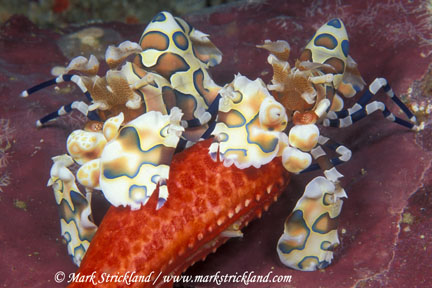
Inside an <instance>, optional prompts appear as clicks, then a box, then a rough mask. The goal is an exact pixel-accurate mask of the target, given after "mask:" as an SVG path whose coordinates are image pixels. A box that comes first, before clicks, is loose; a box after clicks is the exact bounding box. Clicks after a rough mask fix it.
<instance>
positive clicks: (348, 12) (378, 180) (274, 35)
mask: <svg viewBox="0 0 432 288" xmlns="http://www.w3.org/2000/svg"><path fill="white" fill-rule="evenodd" d="M428 3H429V4H428ZM431 13H432V7H431V4H430V2H429V1H400V0H395V1H373V0H371V1H325V0H324V1H282V0H281V1H265V2H259V3H256V4H235V5H229V6H222V7H220V8H216V9H212V10H206V11H203V12H201V13H195V14H192V15H188V16H186V17H185V18H186V19H187V20H188V21H189V22H190V23H191V24H192V25H193V26H195V27H196V28H197V29H199V30H201V31H204V32H206V33H208V34H210V35H211V39H212V41H213V42H214V43H215V44H216V46H218V47H219V48H220V49H221V51H222V52H223V54H224V56H223V57H224V58H223V61H222V64H220V65H219V66H217V67H215V69H212V75H213V77H214V79H215V81H216V82H217V83H218V84H220V85H223V84H225V83H229V82H231V81H232V79H233V77H234V74H236V73H241V74H243V75H246V76H248V77H249V78H251V79H255V78H257V77H261V78H263V79H264V80H265V81H266V82H267V83H268V82H269V81H270V79H271V67H270V65H268V64H267V62H266V58H267V53H266V52H265V51H263V50H260V49H257V48H256V47H255V45H256V44H261V43H263V41H264V40H265V39H271V40H277V39H284V40H287V41H288V42H289V43H290V45H291V47H292V57H291V63H294V59H295V58H296V57H297V56H298V55H299V53H300V51H301V49H302V47H304V46H305V44H306V43H307V41H308V39H310V37H312V35H313V33H314V31H315V30H316V29H317V28H319V26H321V25H322V24H323V23H325V22H326V21H327V20H329V19H331V18H334V17H340V18H341V19H342V20H343V21H344V23H345V25H346V27H347V30H348V33H349V37H350V44H351V50H350V54H351V55H352V57H353V58H354V59H355V60H356V61H357V62H358V64H359V68H360V71H361V72H362V75H363V76H364V79H365V80H366V81H367V82H368V83H370V81H372V80H373V79H374V78H375V77H379V76H380V77H385V78H387V79H388V80H389V82H390V83H391V85H392V87H393V89H394V91H395V92H396V93H397V94H398V95H400V96H402V97H403V98H405V99H407V100H408V101H409V102H410V103H412V105H413V107H414V108H415V109H419V113H418V115H419V117H420V118H421V120H422V121H425V128H424V130H422V131H421V132H419V133H414V132H412V131H409V130H407V129H405V128H403V127H400V126H398V125H396V124H394V123H391V122H389V121H387V120H385V119H384V118H383V116H382V115H381V114H374V115H372V116H371V117H368V119H364V120H362V121H360V122H358V123H356V124H355V125H353V126H352V127H349V128H345V129H336V128H333V129H325V130H324V129H323V130H322V133H323V134H325V135H327V136H330V137H332V138H333V139H335V140H337V141H339V142H340V143H344V144H345V145H346V146H347V147H349V148H350V149H351V150H352V151H353V157H352V159H351V160H350V161H349V162H348V163H346V164H343V165H341V166H340V167H339V168H338V169H339V170H340V171H341V172H342V173H343V174H344V175H345V177H344V180H343V185H344V187H345V189H346V191H347V193H348V195H349V198H348V199H347V200H346V201H345V203H344V209H343V212H342V215H341V222H340V227H339V230H340V240H341V245H340V246H339V248H338V249H337V250H336V253H335V258H334V261H333V264H332V265H331V266H330V267H328V268H327V269H325V270H323V271H317V272H310V273H305V272H298V271H293V270H290V269H288V268H286V267H284V266H283V265H282V264H281V263H280V262H279V259H278V256H277V254H276V251H275V247H276V243H277V240H278V238H279V236H280V234H281V233H282V230H283V222H284V220H285V218H286V216H287V215H288V214H289V212H290V211H291V210H292V208H293V207H294V205H295V202H296V200H297V199H298V198H299V197H300V196H301V194H302V193H303V189H304V186H305V184H307V183H308V182H309V181H310V180H311V179H312V178H313V177H315V176H317V175H318V174H319V173H318V172H314V173H309V174H302V175H297V176H294V177H293V178H292V183H291V185H290V187H289V189H287V191H285V192H284V193H283V196H282V197H281V198H280V200H279V201H278V202H277V203H276V204H274V205H273V206H272V207H270V210H269V211H268V212H267V213H266V214H264V215H263V217H262V218H261V219H260V220H256V221H254V222H252V223H251V224H250V225H249V227H247V228H246V229H244V238H242V239H232V240H230V241H229V242H228V243H227V244H225V245H224V246H222V247H221V248H220V249H218V251H217V252H216V253H215V254H211V255H209V256H208V257H207V259H206V260H205V261H204V262H198V263H196V264H195V265H194V266H193V267H191V268H190V269H189V270H187V271H186V273H185V274H186V275H212V274H215V273H216V272H217V271H221V274H225V273H227V274H230V275H233V274H234V275H235V274H236V273H238V274H243V273H244V272H245V271H249V272H250V271H253V272H254V273H255V274H261V275H266V274H268V273H269V272H270V271H271V272H272V275H292V281H291V283H272V284H265V283H251V284H249V287H427V286H429V287H430V285H432V284H431V283H432V273H431V271H432V256H431V255H432V251H431V249H432V224H431V223H432V222H431V216H432V197H431V194H432V173H431V171H432V170H431V160H432V152H431V151H432V142H431V140H432V128H431V126H430V125H429V124H430V122H431V121H430V115H429V114H428V112H430V109H431V105H430V103H431V96H432V72H431V67H432V66H431V65H430V63H431V53H432V40H431V39H432V37H431V36H432V20H431V19H432V17H431ZM88 27H98V28H99V29H101V30H102V31H103V32H104V33H103V36H102V37H100V36H97V37H99V38H97V39H96V40H97V41H96V42H95V45H94V47H90V48H89V47H87V48H86V47H85V45H84V44H82V39H80V37H76V36H75V37H74V36H73V35H74V34H73V33H74V32H76V31H78V30H80V29H83V28H88ZM144 27H145V25H127V24H121V23H106V24H97V25H88V26H86V27H79V28H77V27H70V28H67V29H65V30H62V31H50V30H40V29H39V28H37V27H36V26H35V25H34V24H32V23H31V22H30V21H29V20H27V19H26V18H24V17H20V16H15V17H13V18H11V19H10V20H9V21H8V22H6V23H5V24H4V25H3V26H2V27H1V28H0V81H1V82H0V101H1V102H0V103H1V105H0V189H1V190H2V192H0V287H64V286H65V284H64V283H63V284H57V283H55V282H54V275H55V273H56V272H57V271H60V270H61V271H64V272H65V273H66V274H69V273H72V272H74V271H75V269H76V268H75V266H74V265H73V264H72V261H71V260H70V258H69V257H68V256H67V252H66V246H65V245H64V244H63V243H62V241H61V238H60V235H59V232H60V225H59V221H58V212H57V207H56V204H55V200H54V196H53V193H52V191H51V188H48V187H46V183H47V181H48V178H49V170H50V167H51V164H52V161H51V159H50V158H51V157H52V156H55V155H59V154H63V153H65V152H66V148H65V141H66V138H67V136H68V134H69V133H70V132H71V131H72V130H73V129H77V128H79V127H81V125H82V123H83V120H84V119H83V117H81V116H80V115H78V114H76V113H72V115H70V116H68V117H63V118H62V119H60V120H59V121H57V122H56V123H53V124H51V125H49V126H48V127H46V128H43V129H36V128H35V125H34V123H35V121H36V120H37V119H39V118H40V117H42V116H44V115H45V114H47V113H49V112H51V111H54V110H56V109H57V108H58V107H59V106H60V105H62V104H66V103H69V102H71V101H72V100H77V99H83V96H82V94H81V93H80V92H79V90H78V89H77V88H76V87H75V86H73V85H67V84H66V85H65V84H64V85H62V86H61V87H62V88H61V89H54V88H53V87H50V88H47V89H45V90H44V91H41V92H39V93H38V94H34V95H31V96H30V97H29V98H28V99H23V98H20V97H19V96H18V95H19V94H20V92H21V91H22V90H23V89H26V88H29V87H31V86H33V85H35V84H37V83H39V82H41V81H44V80H47V79H50V78H52V76H51V74H50V69H51V68H52V67H54V66H56V65H60V66H65V65H66V64H67V63H68V62H69V60H70V57H73V56H77V55H80V51H84V52H85V53H88V52H89V51H87V50H88V49H90V50H91V49H96V50H99V52H98V51H96V52H98V53H100V52H103V51H104V50H105V47H106V45H107V44H118V43H120V42H121V41H122V40H127V39H129V40H132V41H138V39H139V37H140V35H141V32H142V31H143V29H144ZM71 35H72V36H71ZM75 35H76V34H75ZM71 39H72V40H71ZM73 39H75V40H73ZM76 39H78V40H76ZM68 41H69V42H68ZM70 41H72V42H73V41H75V42H73V43H74V44H73V45H72V44H71V43H72V42H70ZM77 41H78V42H77ZM80 41H81V42H80ZM81 44H82V45H81ZM96 44H98V45H100V46H101V47H99V46H97V45H96ZM86 49H87V50H86ZM93 53H95V52H93ZM87 56H88V54H87ZM68 57H69V58H68ZM386 97H387V96H386V95H385V94H383V93H381V94H379V95H378V96H377V98H378V99H379V100H382V101H386V102H387V103H388V101H387V99H386ZM428 105H429V106H428ZM389 106H390V107H391V109H392V110H393V111H397V109H396V107H395V106H394V105H391V103H389ZM428 110H429V111H428ZM95 198H96V199H95V203H94V204H95V206H96V208H95V209H96V215H95V217H96V220H97V221H100V220H101V218H102V216H103V211H105V208H106V205H105V204H103V202H104V201H103V199H102V198H103V197H102V196H101V195H96V197H95ZM194 285H195V286H191V287H202V288H204V287H216V284H214V283H199V284H194ZM186 286H187V287H189V285H186ZM242 286H243V284H241V283H224V285H223V287H242Z"/></svg>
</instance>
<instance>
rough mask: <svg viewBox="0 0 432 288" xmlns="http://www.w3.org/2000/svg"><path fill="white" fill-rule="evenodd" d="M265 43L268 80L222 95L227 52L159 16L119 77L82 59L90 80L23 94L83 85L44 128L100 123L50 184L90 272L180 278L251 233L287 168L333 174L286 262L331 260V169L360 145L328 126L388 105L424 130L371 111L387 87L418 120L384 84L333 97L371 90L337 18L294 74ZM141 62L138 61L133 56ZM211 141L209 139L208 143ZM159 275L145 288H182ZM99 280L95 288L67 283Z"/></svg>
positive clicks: (289, 245) (242, 82)
mask: <svg viewBox="0 0 432 288" xmlns="http://www.w3.org/2000/svg"><path fill="white" fill-rule="evenodd" d="M260 47H262V48H265V49H267V50H268V51H270V53H271V54H270V56H269V58H268V60H269V63H270V64H271V65H272V67H273V70H274V76H273V79H272V83H271V84H269V85H266V84H265V83H264V82H263V81H262V80H261V79H256V80H254V81H252V80H250V79H248V78H247V77H245V76H242V75H240V74H238V75H236V76H235V78H234V80H233V81H232V82H231V83H229V84H227V85H225V86H223V87H219V86H218V85H216V84H215V83H214V82H213V80H212V79H211V78H210V76H209V74H208V72H207V69H208V68H209V67H211V66H214V65H216V64H218V63H220V61H221V59H222V58H221V53H220V51H219V50H218V49H217V48H216V47H215V46H214V45H213V44H212V43H211V42H210V41H209V40H208V38H207V35H206V34H204V33H202V32H199V31H198V30H195V29H194V28H193V27H191V26H190V25H189V24H188V23H187V22H185V21H184V20H182V19H180V18H176V17H173V16H172V15H171V14H169V13H167V12H162V13H160V14H158V15H157V16H156V17H155V18H154V19H153V20H152V21H151V22H150V24H149V26H148V27H147V28H146V29H145V30H144V32H143V35H142V36H141V39H140V41H139V44H138V43H133V42H130V41H126V42H123V43H122V44H120V45H119V46H118V47H114V46H112V47H109V48H108V49H107V53H106V57H105V58H106V62H107V63H108V65H109V67H110V69H109V70H108V72H107V73H106V74H105V76H104V77H99V76H97V75H96V72H97V70H98V64H97V63H96V61H95V58H94V57H90V58H89V59H88V60H87V59H85V58H83V57H78V58H75V59H74V60H72V61H71V63H70V64H69V66H68V67H67V68H66V70H67V73H69V71H72V70H75V71H78V72H80V73H82V74H84V75H81V76H80V75H75V74H64V75H60V76H59V77H57V78H56V79H54V80H50V81H47V82H44V83H42V84H40V85H37V86H35V87H33V88H30V89H28V90H26V91H24V92H23V93H22V96H28V95H29V94H32V93H34V92H36V91H38V90H40V89H42V88H44V87H46V86H48V85H52V84H56V83H60V82H63V81H72V82H75V83H76V84H77V85H78V86H79V87H80V89H81V90H82V91H83V92H84V94H86V96H87V97H88V98H89V100H90V101H91V104H90V105H88V104H86V103H84V102H72V103H71V104H69V105H66V106H63V107H61V108H60V109H59V110H58V111H56V112H53V113H52V114H50V115H48V116H46V117H44V118H42V119H41V120H39V121H38V122H37V125H38V126H43V125H45V124H46V123H48V122H49V121H52V120H54V119H55V118H57V117H58V116H60V115H64V114H65V113H66V112H69V111H70V110H72V109H77V110H79V111H81V112H82V113H84V114H85V115H87V116H88V117H89V119H90V121H89V122H88V123H87V124H86V125H85V127H84V129H83V130H76V131H74V132H72V134H71V135H70V136H69V138H68V140H67V150H68V154H65V155H60V156H57V157H54V158H53V161H54V165H53V168H52V169H51V177H50V180H49V183H48V184H49V185H52V186H53V189H54V192H55V195H56V201H57V203H58V205H59V207H60V217H61V229H62V235H63V236H64V238H65V239H66V241H67V244H68V252H69V254H70V255H71V256H72V258H73V259H74V262H75V263H76V264H77V265H79V266H80V268H79V273H80V274H81V275H91V274H92V273H96V275H98V276H99V277H100V275H102V274H103V273H113V272H116V273H120V274H121V273H127V272H130V271H135V273H136V275H143V276H147V275H151V274H152V272H153V271H156V272H160V273H161V274H163V275H178V274H180V273H182V272H184V271H185V270H186V269H187V268H188V267H189V266H190V265H191V264H193V263H195V262H196V261H198V260H201V259H204V258H205V257H206V256H207V255H208V254H209V253H210V252H214V251H215V250H216V249H217V248H218V247H219V246H220V245H222V244H223V243H225V242H226V241H227V240H228V239H230V238H232V237H241V236H242V235H243V234H242V232H241V229H242V228H243V227H244V226H246V225H247V224H248V223H249V222H250V221H251V220H253V219H254V218H256V217H259V216H260V215H261V214H262V212H263V210H267V209H268V208H269V206H270V204H271V203H272V202H274V201H276V200H277V198H278V196H279V195H280V193H281V192H282V191H283V189H284V188H285V187H286V186H287V185H288V182H289V179H290V174H296V173H300V172H302V171H308V169H309V170H311V169H316V168H321V169H322V170H323V173H324V176H325V177H322V176H320V177H317V178H315V179H313V180H312V181H311V182H310V183H309V184H308V185H307V186H306V189H305V193H304V195H303V196H302V197H301V198H300V200H299V201H298V203H297V205H296V207H295V208H294V211H293V212H292V213H291V215H290V216H289V217H288V218H287V220H286V223H285V231H284V234H283V235H282V236H281V238H280V240H279V242H278V244H277V252H278V254H279V257H280V259H281V261H282V262H283V263H284V264H285V265H287V266H289V267H292V268H294V269H299V270H305V271H310V270H315V269H318V268H324V267H325V266H326V265H328V264H329V263H330V262H331V259H332V250H333V249H334V248H335V246H336V245H337V243H338V237H337V218H338V216H339V214H340V211H341V207H342V200H341V199H340V198H342V197H345V196H346V194H345V191H344V190H343V188H342V187H341V186H340V184H339V181H338V179H340V177H342V174H340V173H339V172H338V171H337V169H336V168H335V167H334V166H335V165H337V164H340V163H342V162H346V161H348V160H349V158H350V156H351V151H350V150H349V149H348V148H346V147H344V146H342V145H333V144H334V143H332V141H331V140H330V139H328V138H326V137H324V136H322V135H320V131H319V128H318V126H317V124H319V123H321V122H322V123H323V124H324V126H340V127H342V126H347V124H346V123H349V121H351V123H353V122H355V121H357V120H359V119H360V118H362V117H364V116H366V115H368V114H370V113H372V112H373V111H375V110H377V109H380V110H381V111H383V112H384V113H385V115H386V116H387V118H389V119H390V120H394V121H395V122H397V123H398V124H401V125H404V126H407V127H409V128H415V127H416V126H414V124H411V123H410V122H408V121H405V120H402V119H400V118H397V117H395V116H394V115H393V114H391V113H390V112H389V111H388V110H387V108H386V107H385V105H384V104H382V103H381V102H378V101H374V102H372V103H370V104H367V102H369V100H370V99H371V97H372V96H373V95H375V94H376V93H377V91H378V90H379V89H380V88H384V90H386V91H387V94H388V95H389V96H391V97H392V99H393V100H394V101H395V102H396V104H398V105H399V107H401V108H402V109H403V110H404V112H405V113H406V114H407V116H408V118H411V119H410V120H411V121H412V122H414V121H415V119H414V118H413V116H412V114H411V113H410V112H409V110H408V109H406V108H405V106H404V104H402V102H400V101H399V100H398V98H397V97H396V96H395V95H394V93H393V92H392V91H391V89H390V88H389V86H388V85H387V84H386V82H385V83H384V82H383V81H384V80H382V78H379V80H376V81H374V82H373V83H372V84H371V85H370V86H369V91H368V92H366V93H365V94H364V95H363V96H362V97H361V99H360V100H359V101H358V103H357V104H356V105H354V106H353V108H350V109H348V110H343V109H342V107H343V100H342V97H340V96H338V95H337V93H336V91H338V92H339V93H341V94H342V95H343V96H344V97H352V96H354V94H356V92H358V91H359V90H361V88H362V87H363V86H364V85H365V83H364V81H363V80H362V78H361V76H360V75H359V73H358V71H357V68H356V64H355V62H354V60H352V58H350V57H349V56H348V37H347V34H346V31H345V28H344V26H343V24H342V21H340V20H339V19H335V20H331V21H330V22H328V23H327V24H325V25H324V26H323V27H321V28H320V29H319V30H318V31H317V33H316V34H315V36H314V38H313V39H312V40H311V42H310V43H309V44H308V45H307V46H306V48H305V50H304V51H305V52H303V53H302V55H301V56H300V59H299V61H297V63H296V65H295V67H293V68H290V66H289V63H288V62H287V60H288V58H289V52H290V47H289V45H288V43H287V42H285V41H277V42H270V41H266V42H265V43H264V45H261V46H260ZM131 55H135V58H134V60H133V62H128V61H126V60H127V58H128V57H129V56H131ZM122 64H123V65H122ZM121 65H122V66H121ZM95 71H96V72H95ZM377 83H378V84H377ZM379 85H381V86H379ZM269 90H270V91H271V92H272V93H270V92H269ZM373 103H374V104H373ZM371 104H373V105H371ZM383 105H384V106H383ZM356 113H357V114H356ZM348 117H349V119H351V120H349V119H348ZM289 120H292V122H293V124H294V126H293V127H291V128H289V127H290V126H289V125H288V124H289V123H288V121H289ZM287 127H288V128H287ZM288 129H289V131H288ZM202 139H207V140H203V141H199V142H197V141H198V140H202ZM195 142H197V143H196V144H194V143H195ZM329 144H332V145H329ZM326 145H329V146H332V147H334V150H335V152H336V153H338V154H339V155H340V156H339V157H338V158H335V159H330V158H329V157H328V156H327V154H326V152H325V150H324V149H323V148H322V146H323V147H324V146H326ZM185 148H186V149H185ZM183 149H184V151H182V152H179V153H175V152H178V151H180V150H183ZM312 159H314V160H315V162H317V163H312V162H313V160H312ZM73 163H76V164H78V165H79V166H80V167H79V169H78V171H77V173H76V177H75V176H74V175H73V173H71V171H70V170H69V169H68V167H69V166H71V165H72V164H73ZM75 180H77V181H78V182H79V184H80V185H81V186H83V187H84V188H85V190H86V195H84V194H83V193H81V192H80V191H79V189H78V186H77V185H76V184H75ZM94 190H101V191H102V193H103V194H104V196H105V198H106V199H107V200H108V201H109V202H110V203H111V204H112V206H111V207H110V209H109V210H108V212H107V214H106V215H105V217H104V219H103V220H102V223H101V224H100V226H99V227H96V225H95V224H94V223H93V221H92V217H91V211H90V201H91V193H92V192H93V191H94ZM96 230H97V231H96ZM90 241H91V242H90ZM157 274H158V273H157ZM155 277H156V275H153V278H152V279H151V283H152V284H153V285H150V283H149V284H147V285H149V286H152V287H170V286H172V283H169V282H164V281H163V278H155ZM144 284H146V283H134V284H132V286H133V287H144V286H145V285H144ZM101 285H103V286H104V287H117V283H103V284H101ZM89 286H91V287H93V286H94V285H93V284H92V283H78V282H75V283H71V285H70V287H89ZM95 286H97V285H95Z"/></svg>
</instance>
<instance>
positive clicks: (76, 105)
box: [20, 74, 99, 127]
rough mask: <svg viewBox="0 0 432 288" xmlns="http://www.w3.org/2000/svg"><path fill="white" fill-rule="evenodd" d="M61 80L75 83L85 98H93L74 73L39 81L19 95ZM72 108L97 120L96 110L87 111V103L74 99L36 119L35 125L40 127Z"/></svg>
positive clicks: (25, 94) (26, 94) (24, 94)
mask: <svg viewBox="0 0 432 288" xmlns="http://www.w3.org/2000/svg"><path fill="white" fill-rule="evenodd" d="M63 82H73V83H75V84H76V85H77V86H78V87H79V88H80V90H81V91H82V92H83V93H84V95H85V96H86V98H87V100H88V101H90V102H91V101H93V99H92V97H91V95H90V92H89V91H88V90H87V88H86V87H85V85H84V83H83V81H82V79H81V77H80V76H78V75H74V74H63V75H60V76H58V77H57V78H54V79H51V80H48V81H45V82H42V83H40V84H38V85H36V86H33V87H31V88H29V89H27V90H24V91H23V92H21V94H20V96H21V97H28V96H29V95H31V94H33V93H35V92H37V91H39V90H42V89H44V88H46V87H49V86H52V85H56V84H60V83H63ZM74 109H75V110H78V111H80V112H81V113H82V114H84V115H85V116H87V117H88V118H89V119H90V120H99V116H98V115H97V113H96V112H94V111H92V112H89V111H88V105H87V104H86V103H84V102H82V101H74V102H72V103H69V104H68V105H64V106H62V107H60V109H58V110H57V111H54V112H52V113H50V114H48V115H46V116H44V117H42V118H41V119H39V120H38V121H36V126H37V127H41V126H43V125H44V124H45V123H47V122H49V121H51V120H54V119H56V118H58V117H60V116H62V115H65V114H67V113H69V112H71V111H72V110H74Z"/></svg>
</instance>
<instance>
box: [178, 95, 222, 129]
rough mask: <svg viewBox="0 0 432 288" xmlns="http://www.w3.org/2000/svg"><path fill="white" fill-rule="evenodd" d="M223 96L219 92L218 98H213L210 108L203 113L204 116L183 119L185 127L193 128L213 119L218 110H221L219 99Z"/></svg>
mask: <svg viewBox="0 0 432 288" xmlns="http://www.w3.org/2000/svg"><path fill="white" fill-rule="evenodd" d="M220 98H221V96H220V95H219V94H218V95H217V96H216V98H215V99H214V100H213V102H212V104H210V106H209V107H208V109H207V110H206V111H205V112H204V113H203V116H202V117H200V118H194V119H191V120H182V126H183V127H184V128H193V127H200V126H203V125H205V124H207V123H209V122H210V121H211V119H215V117H216V115H217V113H218V111H219V100H220Z"/></svg>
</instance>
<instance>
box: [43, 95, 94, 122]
mask: <svg viewBox="0 0 432 288" xmlns="http://www.w3.org/2000/svg"><path fill="white" fill-rule="evenodd" d="M74 109H75V110H77V111H79V112H81V113H82V114H84V115H85V116H88V114H89V113H88V105H87V104H86V103H84V102H82V101H74V102H72V103H70V104H68V105H64V106H61V107H60V109H58V110H57V111H54V112H51V113H50V114H48V115H46V116H44V117H42V118H41V119H39V120H37V121H36V126H37V127H42V126H44V125H45V124H46V123H47V122H49V121H51V120H54V119H56V118H58V117H60V116H63V115H66V114H67V113H69V112H71V111H72V110H74ZM89 118H93V117H89Z"/></svg>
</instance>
